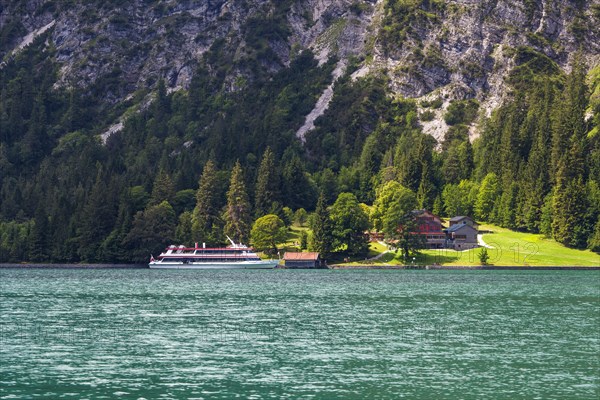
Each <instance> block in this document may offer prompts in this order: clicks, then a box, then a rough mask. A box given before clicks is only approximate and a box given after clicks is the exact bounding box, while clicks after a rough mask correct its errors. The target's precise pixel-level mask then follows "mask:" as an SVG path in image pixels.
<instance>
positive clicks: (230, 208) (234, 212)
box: [224, 161, 251, 243]
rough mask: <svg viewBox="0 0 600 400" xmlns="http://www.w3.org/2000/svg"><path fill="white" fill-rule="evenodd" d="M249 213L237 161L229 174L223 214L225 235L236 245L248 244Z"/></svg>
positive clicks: (244, 185) (241, 173) (242, 176)
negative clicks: (225, 206) (225, 205)
mask: <svg viewBox="0 0 600 400" xmlns="http://www.w3.org/2000/svg"><path fill="white" fill-rule="evenodd" d="M250 212H251V211H250V201H249V200H248V194H247V193H246V183H245V182H244V172H243V170H242V166H241V165H240V162H239V161H237V162H236V163H235V166H234V167H233V171H232V172H231V180H230V182H229V191H228V192H227V208H226V210H225V214H224V220H225V234H226V235H228V236H229V237H230V238H231V239H232V240H233V241H234V242H236V243H248V235H249V234H250V229H251V221H250V215H251V214H250Z"/></svg>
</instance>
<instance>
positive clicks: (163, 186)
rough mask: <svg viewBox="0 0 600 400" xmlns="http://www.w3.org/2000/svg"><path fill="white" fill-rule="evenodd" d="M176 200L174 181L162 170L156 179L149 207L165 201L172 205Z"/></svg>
mask: <svg viewBox="0 0 600 400" xmlns="http://www.w3.org/2000/svg"><path fill="white" fill-rule="evenodd" d="M174 198H175V185H174V184H173V180H172V179H171V177H170V176H169V174H167V173H166V172H165V170H163V169H161V170H160V171H159V172H158V174H157V175H156V178H155V179H154V184H153V185H152V195H151V196H150V203H149V205H151V206H154V205H157V204H160V203H162V202H163V201H167V202H169V203H172V202H173V199H174Z"/></svg>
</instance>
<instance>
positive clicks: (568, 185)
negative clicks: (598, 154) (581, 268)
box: [552, 135, 590, 248]
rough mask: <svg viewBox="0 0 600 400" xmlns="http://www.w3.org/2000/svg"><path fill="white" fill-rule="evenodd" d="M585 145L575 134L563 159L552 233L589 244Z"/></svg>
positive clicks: (569, 241) (565, 240)
mask: <svg viewBox="0 0 600 400" xmlns="http://www.w3.org/2000/svg"><path fill="white" fill-rule="evenodd" d="M582 153H583V149H582V147H581V144H580V143H579V141H578V139H577V138H576V135H573V137H572V147H571V150H570V151H569V153H568V155H567V157H566V159H565V160H564V161H561V162H560V165H559V168H558V171H557V174H556V185H555V186H554V196H553V202H552V215H553V220H552V236H553V237H554V239H556V241H558V242H560V243H562V244H564V245H565V246H569V247H578V248H583V247H586V244H587V239H588V236H589V231H590V229H589V227H587V226H586V219H585V217H586V211H587V208H588V204H587V193H586V190H585V185H584V181H583V165H582V163H583V162H582V157H583V154H582Z"/></svg>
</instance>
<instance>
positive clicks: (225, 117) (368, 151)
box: [0, 21, 600, 262]
mask: <svg viewBox="0 0 600 400" xmlns="http://www.w3.org/2000/svg"><path fill="white" fill-rule="evenodd" d="M248 29H250V30H252V29H255V30H256V35H254V36H253V35H252V34H249V37H250V38H252V37H254V38H255V39H256V40H255V41H254V42H252V41H250V46H251V48H253V49H254V50H255V51H254V52H251V53H249V54H247V55H246V57H243V58H241V59H236V60H234V57H233V54H229V53H228V50H227V47H226V46H224V45H223V43H222V42H220V41H218V40H217V41H216V42H215V43H214V44H213V46H212V47H211V49H210V51H209V52H208V53H207V54H206V55H205V57H204V59H203V61H202V63H201V64H200V65H199V67H198V68H197V70H196V71H195V74H194V77H193V80H192V84H191V86H190V88H189V90H187V91H183V90H180V91H175V92H172V93H169V94H168V93H167V90H166V88H165V83H164V82H163V81H160V82H158V84H157V89H156V90H155V91H153V92H148V91H147V90H139V91H138V92H137V93H136V95H135V96H133V97H131V98H129V99H128V100H127V101H125V102H123V103H119V104H117V105H112V106H110V105H107V103H106V102H103V96H104V94H105V93H107V92H109V91H111V90H117V89H116V88H115V86H116V85H119V71H118V69H116V70H115V71H113V72H112V73H111V74H108V75H107V76H104V77H102V78H101V79H99V80H98V81H97V82H96V83H94V84H93V85H92V86H91V87H87V88H85V89H83V88H79V87H77V86H74V87H73V88H70V89H67V88H64V87H62V86H55V83H56V82H57V77H58V69H59V64H58V63H57V62H56V61H55V58H54V54H53V51H54V50H53V47H52V46H51V45H50V46H43V45H42V44H43V43H44V41H45V40H46V39H47V38H46V37H45V36H44V35H42V36H41V37H39V38H38V39H37V40H36V42H35V43H34V44H33V45H31V46H29V47H28V48H27V49H26V50H24V51H23V52H21V53H20V54H19V55H18V56H17V57H14V58H13V59H12V60H9V62H8V63H7V64H6V65H5V66H4V67H3V68H2V70H1V71H0V262H19V261H53V262H79V261H85V262H100V261H103V262H134V261H135V262H139V261H146V260H147V258H148V255H149V254H150V253H154V254H156V253H157V252H160V250H161V249H162V248H164V247H165V246H166V245H168V244H172V243H180V242H182V243H185V244H191V243H193V242H194V241H196V242H206V243H210V244H219V243H225V241H224V239H225V234H229V235H230V236H232V237H234V238H235V240H242V241H245V242H247V241H248V240H249V238H250V232H251V228H252V224H253V223H254V221H255V220H256V219H258V218H260V217H263V216H265V215H267V214H275V215H278V216H279V217H280V219H281V220H282V221H283V222H284V224H288V225H289V224H290V223H291V218H292V217H291V216H292V213H293V212H294V211H297V210H300V209H304V210H308V211H309V212H311V211H315V209H316V211H317V212H316V213H315V217H313V218H312V219H311V220H312V221H313V228H314V237H313V238H309V243H310V246H311V247H313V248H315V249H318V250H321V251H326V252H327V251H330V250H335V249H342V250H345V251H347V252H349V253H354V254H360V253H362V252H364V251H366V246H365V242H364V237H363V236H362V235H361V232H362V231H363V230H366V229H370V228H373V227H375V228H378V229H383V230H384V231H385V230H386V229H385V226H388V228H387V230H388V231H390V232H392V233H393V229H392V228H389V224H390V220H389V218H392V217H393V216H396V217H398V218H401V217H402V215H404V211H409V210H410V209H412V208H413V207H414V208H427V209H431V210H433V212H434V213H437V214H440V215H457V214H465V215H472V216H474V217H475V218H477V219H480V220H484V221H489V222H493V223H495V224H498V225H501V226H504V227H508V228H511V229H516V230H521V231H528V232H541V233H544V234H546V235H547V236H549V237H553V238H555V239H556V240H557V241H559V242H560V243H563V244H564V245H566V246H569V247H575V248H586V247H589V248H592V249H593V250H594V251H600V222H599V216H600V187H599V184H600V134H599V133H598V129H599V127H600V68H598V67H596V68H595V69H593V70H591V71H588V67H587V66H585V65H584V64H583V63H582V62H581V61H578V60H579V58H577V57H576V59H575V61H574V62H573V67H572V70H571V72H569V73H568V74H566V73H564V72H563V71H562V70H561V69H560V68H558V67H557V66H556V64H555V63H554V62H553V61H551V60H550V59H548V58H547V57H545V56H544V55H542V54H540V53H537V52H536V51H534V50H532V49H530V48H525V47H523V48H516V49H513V51H514V59H515V63H516V64H517V67H516V68H515V69H514V70H513V72H512V73H511V75H510V77H509V82H507V84H508V86H507V90H510V93H509V96H508V100H507V101H506V102H505V103H504V104H503V105H502V106H501V107H499V108H498V109H497V110H495V111H494V112H493V114H492V116H491V118H488V119H486V120H485V121H483V122H482V126H483V127H484V128H483V131H482V134H481V136H480V138H478V139H477V140H475V141H474V142H473V143H471V142H470V141H469V138H468V126H467V125H468V124H469V123H470V122H472V121H473V120H474V119H476V118H482V117H481V113H480V112H479V104H478V102H477V101H476V100H475V99H470V100H462V101H455V102H453V103H452V104H451V105H450V107H449V108H448V110H447V111H446V113H445V115H444V119H445V121H446V122H447V124H448V125H450V126H451V128H450V130H449V131H448V133H447V135H446V137H445V140H444V141H443V142H442V143H441V144H440V146H437V143H436V141H435V140H434V139H433V138H432V137H430V136H428V135H425V134H423V133H422V131H421V126H420V121H422V120H425V119H427V118H428V110H429V109H432V108H435V107H439V104H440V103H441V102H438V101H432V102H424V103H421V104H417V103H416V102H415V101H414V100H410V99H402V98H393V97H391V96H389V95H388V90H387V87H388V82H387V78H386V77H385V76H384V75H378V74H376V73H374V74H370V75H368V76H366V77H363V78H359V79H356V80H352V79H351V78H350V75H351V73H352V72H353V71H354V68H355V67H353V66H352V65H350V66H349V68H348V70H347V72H346V74H345V75H344V76H343V77H342V78H340V79H339V80H338V81H337V83H336V85H335V94H334V98H333V101H332V103H331V104H330V106H329V108H328V109H327V111H326V112H325V114H324V115H323V116H321V117H320V118H319V119H317V121H316V128H315V129H314V130H312V131H310V132H309V133H308V134H307V137H306V142H305V143H304V144H303V143H301V142H300V141H299V140H298V139H297V138H296V137H295V132H296V131H297V129H298V128H299V127H300V126H301V125H302V123H303V122H304V117H305V115H306V114H308V112H310V110H311V109H312V108H313V106H314V104H315V102H316V100H317V98H318V97H319V95H320V93H321V92H322V91H323V89H324V88H325V87H326V86H327V85H328V84H329V82H330V80H331V71H332V70H333V68H334V65H335V62H336V60H333V59H332V60H331V61H330V62H328V63H325V64H323V65H321V66H319V65H318V63H317V61H316V60H315V58H314V56H313V54H312V53H311V52H310V51H304V52H302V53H299V54H297V55H295V56H294V57H293V60H292V61H291V64H290V66H289V68H283V69H280V72H277V73H274V74H273V75H269V74H266V73H265V72H264V68H261V65H263V64H264V63H265V62H266V61H268V60H271V61H272V59H273V56H272V54H270V53H269V48H268V46H265V45H264V40H265V37H269V35H275V36H276V35H283V36H285V35H286V32H285V30H277V29H273V30H270V31H269V32H266V33H265V32H262V31H260V30H261V29H264V24H261V21H251V23H250V24H249V27H248ZM250 33H252V32H250ZM252 46H254V47H252ZM234 65H235V67H236V68H245V69H247V70H250V71H254V73H253V76H255V79H254V80H252V81H245V80H243V79H240V80H239V82H237V84H238V85H239V87H238V89H237V90H234V91H226V90H224V89H223V87H224V84H225V79H226V77H227V76H228V71H229V70H230V69H231V68H233V66H234ZM148 95H150V96H151V98H152V101H151V102H148V105H147V107H139V104H142V103H143V99H145V98H148V97H147V96H148ZM423 110H424V111H423ZM123 112H127V113H128V115H129V117H128V118H127V119H126V121H125V125H124V128H123V129H122V130H121V131H120V132H118V133H115V134H113V135H111V136H110V137H109V138H108V140H107V141H106V143H103V142H102V140H100V136H99V135H100V133H102V132H103V131H104V130H105V129H106V127H107V126H108V125H109V124H110V123H111V122H112V121H114V119H115V118H116V117H117V116H119V115H121V114H122V113H123ZM390 182H393V184H390ZM320 194H322V196H320ZM361 203H365V204H368V205H373V204H374V205H375V206H374V207H373V209H372V210H370V209H369V208H367V207H364V206H361ZM389 210H393V211H394V212H391V213H390V212H388V211H389ZM399 210H403V213H399ZM386 216H387V217H386ZM270 222H273V221H270ZM276 229H279V228H276ZM328 236H330V238H329V239H328V238H327V237H328Z"/></svg>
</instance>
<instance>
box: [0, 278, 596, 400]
mask: <svg viewBox="0 0 600 400" xmlns="http://www.w3.org/2000/svg"><path fill="white" fill-rule="evenodd" d="M599 374H600V271H385V270H378V271H368V270H360V271H344V270H315V271H310V270H268V271H259V270H255V271H245V270H233V271H199V270H191V271H167V270H65V269H20V270H17V269H6V270H0V398H33V397H36V398H67V399H68V398H73V399H79V398H94V399H102V398H106V399H108V398H119V397H121V398H128V399H129V398H133V399H140V398H146V399H155V398H163V399H168V398H198V399H201V398H207V399H209V398H210V399H232V398H253V399H281V398H284V399H285V398H317V399H352V398H369V399H398V398H403V397H404V398H409V399H482V398H505V399H516V398H528V399H532V398H540V399H569V398H572V399H597V398H598V396H599V395H600V377H599Z"/></svg>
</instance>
